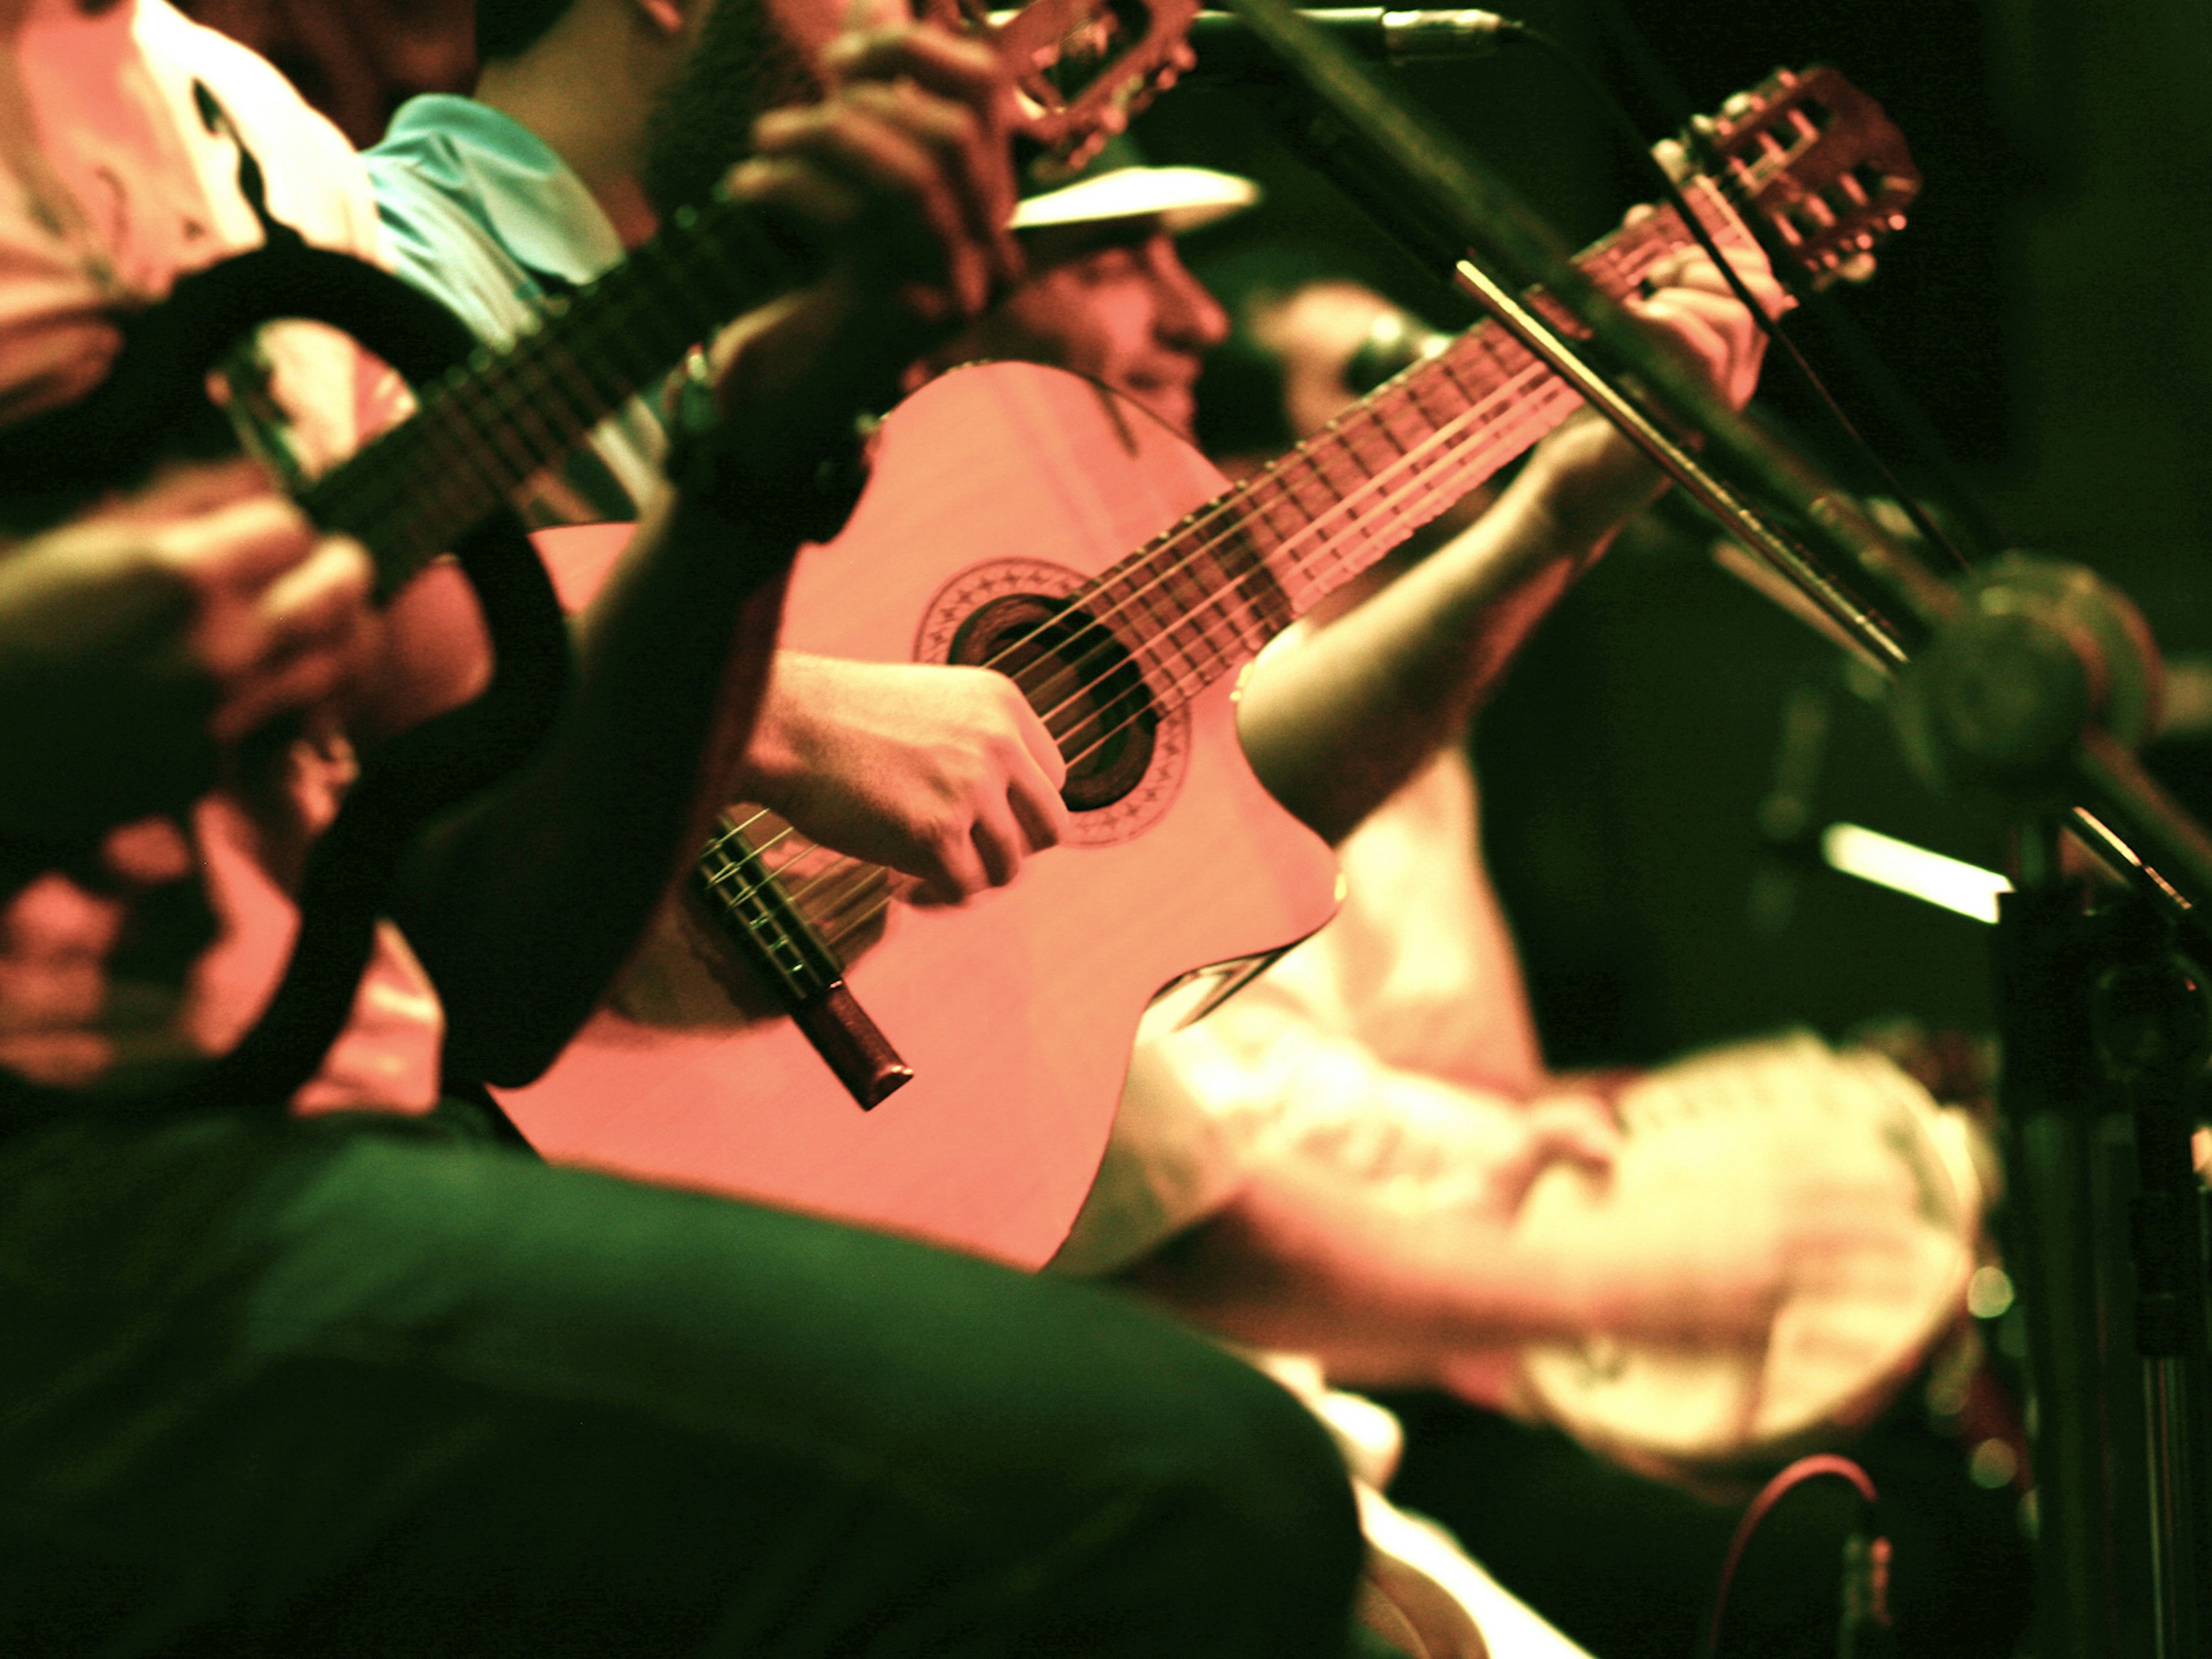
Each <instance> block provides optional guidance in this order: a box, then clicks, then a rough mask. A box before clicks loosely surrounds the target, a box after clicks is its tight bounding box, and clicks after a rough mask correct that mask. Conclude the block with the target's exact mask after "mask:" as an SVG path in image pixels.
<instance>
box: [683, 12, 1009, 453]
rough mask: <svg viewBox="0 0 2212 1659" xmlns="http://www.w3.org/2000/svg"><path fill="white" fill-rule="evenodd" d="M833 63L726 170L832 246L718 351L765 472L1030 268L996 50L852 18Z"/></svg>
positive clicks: (874, 394)
mask: <svg viewBox="0 0 2212 1659" xmlns="http://www.w3.org/2000/svg"><path fill="white" fill-rule="evenodd" d="M823 72H824V75H825V76H826V77H827V78H828V79H829V82H830V83H831V90H830V91H829V94H828V96H826V97H825V98H824V99H823V100H822V101H821V102H819V103H817V104H813V105H810V106H805V107H802V108H796V109H784V110H777V111H774V112H770V113H769V114H768V115H765V116H763V118H761V120H760V122H759V124H758V125H757V128H756V129H755V135H754V136H755V144H756V148H757V154H756V155H754V156H753V157H752V158H751V159H750V160H749V161H745V162H744V163H743V164H742V165H740V166H739V167H738V168H737V169H736V170H735V171H734V172H733V173H732V174H731V175H730V179H729V187H730V189H731V191H732V193H733V194H735V195H738V196H739V197H744V198H747V199H750V200H751V201H754V202H757V203H759V204H763V205H764V206H769V207H773V208H775V209H777V210H781V211H782V212H783V213H785V214H787V216H790V217H791V218H793V219H794V220H796V221H797V222H799V223H800V224H801V225H803V226H804V227H805V228H806V229H807V230H808V231H809V232H811V234H813V236H814V237H815V238H816V240H817V241H818V243H819V244H820V246H822V248H823V251H824V252H825V254H826V256H827V261H828V263H827V267H826V269H825V270H824V271H823V275H822V276H820V277H819V278H818V279H817V281H815V282H814V283H811V285H809V286H808V287H807V288H805V289H801V290H799V291H798V292H796V293H794V294H792V295H787V296H786V297H785V298H784V299H782V300H781V301H777V302H776V303H775V304H773V305H770V306H767V307H763V308H762V309H761V310H759V311H757V312H755V313H752V314H751V315H750V316H749V317H747V318H744V319H741V320H740V321H739V322H738V323H737V324H735V325H732V327H731V328H730V329H729V330H727V331H725V333H724V334H723V336H722V337H721V338H720V340H719V341H717V343H716V345H715V349H714V353H713V356H714V362H715V364H716V367H717V370H718V373H719V377H720V381H719V387H718V392H719V397H720V402H721V405H722V410H723V413H724V415H725V416H726V419H728V420H729V421H730V422H732V426H733V428H735V429H734V431H733V434H732V435H733V437H734V438H735V439H736V440H737V441H738V448H739V451H740V453H744V454H746V455H747V456H749V457H750V458H752V464H753V465H754V466H755V467H757V469H758V470H759V471H761V472H762V473H763V475H764V476H774V475H775V471H776V469H777V468H778V466H779V465H781V464H782V463H783V462H784V461H785V459H786V458H788V459H789V461H790V462H791V463H792V464H799V465H804V464H805V463H808V462H810V461H811V459H813V458H814V457H816V456H817V455H818V454H820V453H823V451H824V450H825V449H826V448H828V447H831V446H832V445H834V444H835V442H836V441H837V439H838V438H839V437H840V436H841V435H842V432H843V431H844V430H845V429H846V428H848V426H849V422H850V420H851V418H852V416H853V415H854V413H855V412H856V411H858V410H864V409H879V408H882V407H884V406H887V405H888V404H889V403H890V400H891V399H892V398H893V397H894V396H895V395H896V390H897V386H898V381H899V376H900V374H902V371H903V370H904V369H905V368H906V366H907V365H908V363H910V362H913V361H914V359H915V357H916V356H920V355H921V352H922V351H924V350H925V349H927V348H928V347H929V346H930V345H931V344H933V343H934V342H935V340H936V339H937V338H938V337H939V336H940V335H941V334H943V333H945V332H947V331H951V330H952V329H954V328H957V327H958V326H959V325H962V324H963V323H965V322H968V321H969V320H971V319H974V318H975V317H977V316H979V315H980V314H981V313H982V311H983V310H984V308H985V307H987V305H988V304H989V303H990V302H991V301H992V300H993V299H994V297H995V296H996V295H997V294H999V293H1000V292H1001V291H1002V290H1003V289H1005V288H1006V287H1007V286H1009V285H1011V284H1012V283H1014V282H1015V281H1017V280H1018V278H1019V277H1020V276H1021V273H1022V270H1023V262H1022V253H1021V249H1020V247H1019V246H1018V244H1017V243H1016V241H1015V240H1014V237H1013V233H1012V231H1011V230H1010V229H1009V228H1007V227H1008V222H1009V221H1010V220H1011V218H1012V213H1013V205H1014V197H1015V192H1014V181H1013V172H1012V161H1011V158H1010V155H1009V148H1008V139H1007V134H1008V130H1009V125H1010V123H1011V120H1012V113H1013V94H1012V86H1011V83H1010V82H1008V80H1007V78H1006V74H1005V71H1004V70H1003V69H1002V68H1001V66H1000V64H999V62H998V60H997V58H995V57H994V55H993V54H992V53H991V52H990V51H989V50H988V49H987V48H986V47H984V46H982V45H981V44H980V43H978V42H975V41H972V40H960V39H958V38H957V37H955V36H953V35H952V34H950V33H947V32H945V30H944V29H942V28H940V27H937V26H935V25H933V24H925V23H916V24H908V25H905V26H903V27H895V28H888V29H881V30H874V31H870V32H866V33H848V34H846V35H843V36H842V37H840V38H839V39H838V40H836V41H834V42H832V43H831V45H830V46H829V48H828V49H827V50H826V51H825V52H824V54H823Z"/></svg>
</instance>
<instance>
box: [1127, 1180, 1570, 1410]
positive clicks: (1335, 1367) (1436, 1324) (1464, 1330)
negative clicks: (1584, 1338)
mask: <svg viewBox="0 0 2212 1659" xmlns="http://www.w3.org/2000/svg"><path fill="white" fill-rule="evenodd" d="M1123 1279H1124V1281H1125V1282H1126V1283H1127V1284H1129V1285H1133V1287H1135V1288H1136V1289H1138V1290H1139V1291H1143V1292H1145V1293H1146V1294H1147V1295H1149V1296H1152V1297H1155V1298H1157V1299H1158V1300H1159V1301H1161V1302H1163V1303H1164V1304H1167V1305H1168V1306H1170V1308H1173V1309H1174V1310H1176V1311H1177V1312H1179V1313H1181V1314H1182V1315H1184V1316H1187V1317H1188V1318H1191V1319H1193V1320H1194V1321H1196V1322H1199V1323H1200V1324H1204V1325H1207V1326H1210V1327H1212V1328H1214V1329H1215V1330H1218V1331H1219V1332H1221V1333H1222V1334H1224V1335H1226V1336H1229V1337H1231V1338H1233V1339H1235V1340H1238V1341H1241V1342H1246V1343H1250V1344H1252V1345H1255V1346H1261V1347H1272V1348H1285V1349H1291V1350H1295V1351H1297V1352H1307V1353H1312V1354H1316V1355H1317V1356H1319V1357H1320V1358H1322V1361H1323V1362H1324V1363H1325V1364H1327V1365H1328V1368H1329V1369H1330V1370H1331V1372H1332V1373H1333V1374H1340V1375H1344V1376H1358V1377H1360V1378H1362V1379H1364V1380H1366V1381H1369V1382H1386V1381H1387V1382H1394V1383H1429V1382H1433V1381H1435V1380H1436V1379H1437V1376H1438V1374H1439V1369H1440V1367H1441V1365H1442V1364H1443V1361H1444V1360H1445V1359H1447V1358H1451V1357H1455V1356H1465V1355H1466V1354H1468V1353H1469V1352H1477V1351H1480V1350H1483V1349H1486V1348H1498V1347H1506V1346H1516V1345H1518V1344H1521V1343H1524V1342H1528V1341H1533V1340H1544V1339H1550V1338H1559V1337H1565V1336H1569V1335H1571V1334H1577V1333H1578V1332H1580V1331H1582V1330H1583V1329H1584V1328H1587V1326H1588V1324H1589V1322H1590V1318H1591V1310H1590V1309H1589V1307H1588V1306H1587V1305H1585V1304H1586V1303H1587V1301H1588V1298H1587V1297H1586V1295H1585V1294H1584V1292H1583V1289H1582V1288H1581V1287H1579V1286H1578V1285H1577V1282H1576V1279H1575V1276H1574V1275H1573V1274H1572V1273H1571V1272H1570V1271H1569V1270H1568V1267H1567V1265H1566V1264H1565V1263H1564V1262H1562V1261H1556V1260H1553V1259H1551V1257H1550V1256H1549V1255H1547V1254H1542V1253H1539V1252H1537V1251H1535V1250H1532V1249H1530V1248H1529V1247H1528V1245H1527V1244H1525V1243H1523V1242H1522V1241H1520V1240H1518V1239H1516V1237H1515V1235H1514V1231H1513V1229H1512V1227H1511V1225H1510V1222H1509V1221H1506V1220H1502V1219H1498V1218H1489V1217H1485V1216H1481V1215H1479V1214H1474V1213H1468V1212H1454V1213H1451V1214H1449V1215H1447V1216H1437V1217H1427V1218H1413V1217H1411V1216H1409V1215H1408V1214H1407V1212H1406V1211H1405V1210H1404V1209H1403V1208H1402V1207H1401V1206H1397V1205H1395V1204H1394V1203H1392V1202H1390V1201H1389V1200H1387V1199H1385V1198H1384V1197H1383V1196H1382V1195H1380V1194H1376V1193H1375V1192H1373V1191H1371V1190H1368V1189H1364V1188H1361V1187H1359V1186H1358V1185H1356V1184H1352V1183H1348V1182H1344V1181H1343V1180H1341V1179H1340V1178H1338V1177H1336V1176H1333V1175H1332V1174H1331V1173H1329V1172H1328V1171H1327V1170H1321V1169H1318V1168H1312V1167H1307V1166H1302V1165H1301V1164H1299V1163H1298V1162H1297V1161H1296V1160H1289V1159H1285V1160H1281V1161H1278V1162H1275V1163H1273V1164H1269V1165H1267V1167H1265V1168H1263V1169H1261V1170H1258V1171H1255V1174H1254V1175H1253V1176H1252V1178H1251V1179H1250V1180H1249V1182H1247V1183H1246V1185H1245V1186H1244V1188H1243V1189H1242V1190H1241V1191H1240V1192H1239V1193H1238V1194H1237V1196H1236V1197H1235V1198H1234V1199H1233V1200H1231V1201H1230V1202H1229V1203H1228V1204H1227V1205H1225V1206H1224V1207H1223V1208H1222V1209H1220V1210H1219V1211H1218V1212H1216V1213H1215V1214H1213V1215H1212V1216H1211V1217H1209V1218H1206V1220H1205V1221H1203V1222H1201V1223H1200V1224H1199V1225H1197V1226H1196V1227H1194V1228H1192V1229H1191V1230H1190V1231H1188V1232H1186V1233H1184V1234H1182V1236H1181V1237H1178V1238H1176V1240H1174V1241H1173V1242H1171V1243H1169V1244H1168V1245H1166V1246H1164V1247H1163V1248H1162V1249H1160V1250H1158V1252H1156V1253H1155V1254H1154V1255H1152V1256H1151V1257H1149V1258H1147V1259H1146V1261H1143V1262H1140V1263H1139V1264H1138V1265H1137V1266H1136V1267H1133V1268H1131V1269H1129V1270H1128V1271H1127V1273H1125V1274H1124V1275H1123Z"/></svg>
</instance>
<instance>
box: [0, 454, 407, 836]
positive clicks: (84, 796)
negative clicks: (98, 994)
mask: <svg viewBox="0 0 2212 1659" xmlns="http://www.w3.org/2000/svg"><path fill="white" fill-rule="evenodd" d="M370 580H371V576H370V568H369V563H368V556H367V555H366V554H365V553H364V552H363V551H362V549H361V548H360V546H359V545H358V544H356V543H353V542H350V541H348V540H345V539H343V538H337V537H330V536H325V535H323V534H322V533H321V532H319V531H317V530H316V529H315V528H314V526H313V525H311V524H310V523H309V522H308V521H307V518H306V516H305V515H304V514H303V513H301V512H300V510H299V509H298V508H297V507H295V506H293V505H292V504H291V503H290V502H289V501H286V500H284V499H283V497H282V496H278V495H272V494H270V492H269V489H268V485H267V482H266V480H265V478H264V477H263V476H262V475H261V473H260V472H259V471H258V470H257V469H255V468H253V467H252V466H250V465H245V464H234V465H223V466H216V467H193V468H189V469H183V470H180V471H178V472H176V473H174V474H173V475H172V476H171V477H168V478H167V479H165V480H164V481H163V482H162V483H161V484H159V485H157V486H156V487H155V488H154V489H150V490H149V491H147V492H145V493H144V494H143V495H139V496H137V497H135V498H133V499H132V500H131V501H126V502H124V503H121V504H119V505H118V506H116V507H113V508H112V509H110V510H108V511H106V512H103V513H99V514H96V515H94V516H91V517H88V518H86V519H84V520H79V521H77V522H76V523H73V524H70V525H67V526H64V527H62V528H61V529H58V530H55V531H51V532H46V533H45V534H43V535H40V536H37V537H33V538H31V539H29V540H27V541H25V542H22V543H20V544H17V545H15V547H12V548H10V549H8V550H5V551H4V552H0V704H4V705H5V706H6V707H7V708H8V709H9V720H8V721H7V722H6V726H5V732H6V734H5V735H4V736H0V802H4V803H5V805H0V833H5V834H9V835H12V836H26V837H32V838H36V839H40V840H67V839H81V838H84V837H87V836H94V835H97V834H98V833H99V832H100V831H102V830H104V829H108V828H110V827H112V826H113V825H115V824H118V823H123V822H125V821H126V820H128V819H131V818H134V817H139V816H141V815H143V814H145V813H149V812H154V811H174V810H177V809H179V808H181V807H182V806H183V805H185V803H186V802H187V801H189V800H190V799H191V798H192V796H193V795H195V794H196V793H198V792H199V791H200V790H202V789H204V788H205V787H207V786H208V785H209V784H210V783H211V782H212V781H214V777H215V774H216V757H217V754H218V752H219V750H220V749H221V747H222V745H223V744H227V743H229V742H232V741H234V740H235V739H237V738H240V737H243V736H244V735H246V733H247V732H251V731H252V730H254V729H255V728H257V727H258V726H262V725H264V724H265V723H266V722H268V721H269V720H272V719H275V718H276V717H278V716H280V715H283V714H289V713H292V712H295V711H298V710H302V709H306V708H312V707H313V706H314V705H316V704H318V703H319V702H322V701H324V700H325V698H327V697H329V696H331V695H332V694H333V693H334V692H335V691H336V690H337V689H338V688H339V687H340V686H341V685H342V684H343V683H344V682H345V680H346V679H347V678H349V676H351V675H352V674H354V673H355V672H356V671H357V670H358V669H359V668H360V667H361V665H362V664H363V663H364V662H365V661H366V659H368V655H369V653H371V652H372V651H373V650H374V646H375V641H376V638H377V629H378V624H377V622H376V619H375V616H374V611H372V610H371V609H370V606H369V603H368V599H369V589H370Z"/></svg>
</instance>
